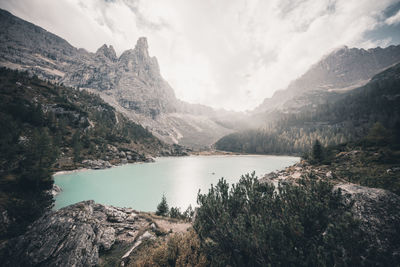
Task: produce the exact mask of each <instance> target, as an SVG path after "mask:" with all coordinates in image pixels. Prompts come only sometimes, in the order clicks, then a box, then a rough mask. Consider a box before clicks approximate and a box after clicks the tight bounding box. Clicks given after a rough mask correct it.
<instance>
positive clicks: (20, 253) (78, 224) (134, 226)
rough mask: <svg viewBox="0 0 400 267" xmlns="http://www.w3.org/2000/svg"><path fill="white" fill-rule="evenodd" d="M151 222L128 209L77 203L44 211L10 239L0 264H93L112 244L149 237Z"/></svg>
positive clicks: (132, 241) (96, 262)
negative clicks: (24, 229) (17, 235)
mask: <svg viewBox="0 0 400 267" xmlns="http://www.w3.org/2000/svg"><path fill="white" fill-rule="evenodd" d="M151 225H152V223H151V222H149V221H148V220H147V219H145V218H144V217H142V216H140V215H139V214H138V213H137V212H135V211H134V210H132V209H127V208H115V207H111V206H105V205H101V204H96V203H94V201H83V202H79V203H77V204H74V205H71V206H68V207H65V208H63V209H60V210H58V211H51V212H49V213H47V214H45V215H44V216H43V217H41V218H40V219H39V220H37V221H35V222H34V223H33V224H32V225H31V226H30V227H29V229H28V231H27V232H26V233H25V235H23V236H20V237H17V238H15V239H13V240H10V241H9V242H8V244H7V254H6V255H7V256H6V257H5V259H3V260H4V261H3V262H2V264H4V265H3V266H95V265H97V264H98V263H99V254H101V253H102V252H104V251H107V250H109V249H110V248H111V247H112V246H113V245H114V244H115V243H125V244H130V243H132V244H134V243H135V241H142V240H145V239H148V238H152V237H153V236H154V233H153V231H154V230H153V229H154V227H152V226H151ZM143 233H144V234H143Z"/></svg>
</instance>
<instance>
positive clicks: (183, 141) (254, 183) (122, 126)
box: [0, 9, 400, 266]
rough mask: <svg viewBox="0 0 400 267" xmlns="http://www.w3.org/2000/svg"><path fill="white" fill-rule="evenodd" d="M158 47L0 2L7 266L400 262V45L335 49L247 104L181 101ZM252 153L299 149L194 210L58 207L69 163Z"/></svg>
mask: <svg viewBox="0 0 400 267" xmlns="http://www.w3.org/2000/svg"><path fill="white" fill-rule="evenodd" d="M150 45H151V44H150ZM148 48H149V44H148V41H147V39H146V37H140V38H139V39H138V40H137V42H136V44H135V45H134V44H132V49H129V50H126V51H124V52H122V53H121V55H119V56H117V54H116V52H115V50H114V48H113V47H112V46H111V45H106V44H104V45H103V46H101V47H100V48H98V49H97V51H96V52H95V53H93V52H89V51H87V50H85V49H83V48H76V47H74V46H72V45H71V44H69V43H68V42H67V41H66V40H64V39H63V38H61V37H59V36H57V35H55V34H53V33H50V32H48V31H47V30H45V29H43V28H41V27H39V26H36V25H34V24H32V23H30V22H27V21H25V20H22V19H21V18H18V17H16V16H14V15H13V14H11V13H10V12H8V11H6V10H2V9H0V262H1V263H2V264H4V266H398V265H399V263H400V229H399V227H398V226H399V225H400V208H399V207H400V45H391V46H387V47H385V48H381V47H376V48H371V49H363V48H349V47H347V46H343V47H340V48H337V49H335V50H333V51H331V52H330V53H329V54H327V55H325V56H324V57H323V58H321V59H320V60H319V61H318V62H315V63H314V64H313V65H312V66H311V67H310V68H309V69H305V70H304V73H303V74H302V75H301V76H300V77H297V78H296V79H295V80H293V81H292V82H291V83H290V84H289V86H288V87H287V88H285V89H282V90H278V91H276V92H275V93H274V94H273V96H272V97H271V98H266V99H264V100H263V101H260V102H261V104H260V105H259V106H257V107H254V109H253V110H250V111H246V112H235V111H227V110H224V109H214V108H211V107H208V106H206V105H200V104H191V103H187V102H185V101H182V100H180V99H178V98H177V97H176V95H175V92H174V89H173V88H172V87H171V86H170V85H169V84H168V82H167V81H166V80H165V79H164V78H163V77H162V75H161V73H162V70H161V69H160V66H159V64H158V61H157V58H156V57H154V56H150V55H149V50H148ZM268 86H269V85H268V84H266V85H265V87H266V88H267V87H268ZM242 153H243V154H263V155H264V157H265V155H274V156H276V157H278V156H277V155H290V156H296V157H300V156H301V158H295V160H296V161H297V160H299V161H298V162H297V163H296V164H294V165H293V166H288V167H287V168H285V169H284V170H276V171H273V172H271V173H268V174H262V175H261V176H260V177H256V176H255V174H254V173H253V174H243V176H241V178H240V179H237V181H238V182H237V183H236V184H233V185H232V186H230V185H229V184H228V183H227V180H225V179H223V178H221V179H220V180H219V181H218V182H217V183H216V184H215V185H211V188H210V189H209V191H208V192H200V191H199V193H198V195H197V204H198V206H197V207H195V209H193V208H192V207H191V206H190V207H188V209H187V210H185V211H181V210H180V208H179V207H169V206H168V203H167V200H166V197H165V195H163V196H160V198H161V202H160V204H159V205H158V206H157V211H156V212H143V211H137V210H135V207H124V208H123V207H113V206H110V205H105V204H101V203H95V202H94V201H93V200H85V201H82V202H78V203H75V204H73V205H70V206H66V207H63V208H61V209H59V210H56V209H54V208H53V204H54V196H55V195H56V194H58V193H60V188H58V187H57V186H55V185H54V177H53V174H54V173H55V172H58V171H76V170H84V169H105V168H111V167H113V166H117V165H122V164H127V163H137V162H146V164H147V162H153V161H154V158H155V157H164V156H170V157H172V156H174V157H177V156H182V157H183V156H188V155H193V154H195V155H198V154H200V155H203V156H204V155H210V154H211V155H215V154H217V155H220V154H222V155H224V156H226V157H229V156H232V155H233V154H242ZM248 158H251V157H250V156H249V157H248ZM278 158H279V157H278ZM173 159H176V158H171V160H173ZM183 159H184V158H183ZM292 159H293V158H292ZM220 162H222V161H220ZM236 162H238V161H236ZM292 162H294V161H292ZM290 164H291V163H290ZM154 165H155V164H154ZM189 165H190V164H189ZM142 166H150V165H142ZM193 166H195V165H190V166H184V167H185V169H186V170H187V169H190V171H196V170H198V169H196V168H195V167H193ZM285 166H287V165H285ZM192 167H193V168H192ZM149 168H150V167H149ZM151 168H153V167H151ZM109 170H112V168H111V169H109ZM146 170H147V169H146ZM107 171H108V170H107ZM160 173H162V172H160ZM209 174H210V173H209ZM176 175H179V172H178V171H177V172H176ZM212 175H215V173H214V172H212V173H211V174H210V176H212ZM161 176H162V175H160V177H161ZM160 179H161V178H160ZM193 180H195V179H193ZM182 181H183V180H182ZM184 181H185V184H186V182H187V184H192V183H195V182H196V181H192V180H191V177H185V179H184ZM96 182H97V180H96ZM182 183H183V182H182ZM137 186H138V187H139V186H141V185H140V184H138V185H137ZM177 188H178V187H177ZM138 191H140V190H138ZM117 193H118V192H117ZM144 195H146V194H144ZM126 197H128V196H126ZM74 202H76V201H74ZM154 208H156V207H154Z"/></svg>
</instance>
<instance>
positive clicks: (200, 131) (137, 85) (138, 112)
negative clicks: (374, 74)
mask: <svg viewBox="0 0 400 267" xmlns="http://www.w3.org/2000/svg"><path fill="white" fill-rule="evenodd" d="M0 25H1V26H2V27H0V66H5V67H8V68H12V69H20V70H27V71H29V72H31V73H34V74H36V75H38V76H39V77H40V78H44V79H49V80H52V81H55V82H62V83H64V84H65V85H68V86H72V87H79V88H85V89H88V90H90V91H91V92H95V93H98V94H100V96H101V97H102V98H103V99H104V100H105V101H106V102H108V103H109V104H111V105H113V106H114V107H115V108H116V109H117V110H119V111H120V112H122V113H124V114H125V115H126V116H128V117H129V118H130V119H132V120H133V121H135V122H137V123H139V124H141V125H142V126H144V127H147V128H149V130H151V131H152V132H153V134H154V135H155V136H157V137H158V138H160V139H161V140H163V141H166V142H168V143H180V144H183V145H189V146H196V147H204V146H209V145H211V144H213V143H214V142H215V141H217V140H218V139H219V138H220V137H222V136H223V135H225V134H228V133H230V132H232V129H231V128H229V127H226V125H225V126H224V125H222V124H221V123H220V120H221V118H220V117H219V116H220V113H221V112H220V111H218V112H217V111H215V110H213V109H212V108H209V107H205V106H202V105H192V104H189V103H185V102H183V101H180V100H178V99H177V98H176V96H175V93H174V91H173V89H172V88H171V86H170V85H169V84H168V83H167V82H166V81H165V80H164V79H163V78H162V76H161V74H160V67H159V65H158V62H157V59H156V58H155V57H151V56H150V55H149V52H148V43H147V39H146V38H144V37H142V38H139V40H138V41H137V44H136V46H135V48H134V49H129V50H127V51H125V52H123V53H122V54H121V56H120V57H117V55H116V53H115V51H114V48H113V47H112V46H107V45H103V46H102V47H100V48H99V49H98V50H97V51H96V53H90V52H87V51H86V50H84V49H77V48H75V47H73V46H72V45H70V44H69V43H68V42H67V41H65V40H64V39H62V38H60V37H58V36H56V35H54V34H51V33H49V32H47V31H46V30H44V29H42V28H40V27H37V26H35V25H33V24H31V23H29V22H26V21H24V20H22V19H19V18H17V17H15V16H13V15H12V14H10V13H9V12H7V11H5V10H1V9H0ZM224 113H226V112H224ZM193 137H194V138H195V140H196V141H195V142H192V141H191V140H192V139H193Z"/></svg>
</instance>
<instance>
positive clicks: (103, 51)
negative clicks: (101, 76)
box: [96, 44, 117, 61]
mask: <svg viewBox="0 0 400 267" xmlns="http://www.w3.org/2000/svg"><path fill="white" fill-rule="evenodd" d="M96 54H98V55H103V56H105V57H107V58H109V59H110V60H112V61H114V60H116V59H117V54H116V53H115V50H114V47H113V46H112V45H110V46H107V45H106V44H103V45H102V46H101V47H100V48H99V49H97V51H96Z"/></svg>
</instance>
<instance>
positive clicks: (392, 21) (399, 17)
mask: <svg viewBox="0 0 400 267" xmlns="http://www.w3.org/2000/svg"><path fill="white" fill-rule="evenodd" d="M385 23H386V24H387V25H397V24H399V23H400V10H399V11H398V12H397V13H396V14H395V15H393V16H391V17H390V18H387V19H386V20H385Z"/></svg>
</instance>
